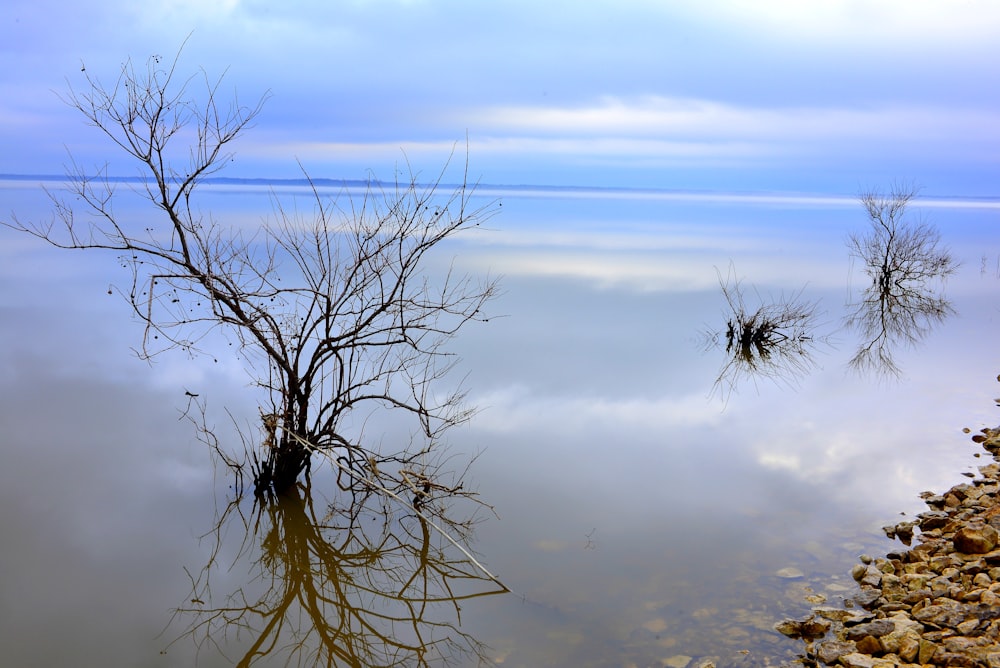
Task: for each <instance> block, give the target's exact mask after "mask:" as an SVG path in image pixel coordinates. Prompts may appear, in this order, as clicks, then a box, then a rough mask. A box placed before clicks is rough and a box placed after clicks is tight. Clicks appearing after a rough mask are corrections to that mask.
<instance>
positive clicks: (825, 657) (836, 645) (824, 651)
mask: <svg viewBox="0 0 1000 668" xmlns="http://www.w3.org/2000/svg"><path fill="white" fill-rule="evenodd" d="M856 651H857V647H856V646H855V644H854V643H853V642H851V641H850V640H827V641H826V642H821V643H819V644H817V645H816V658H817V659H819V660H820V661H822V662H823V663H825V664H827V665H832V664H834V663H837V660H838V659H840V657H842V656H844V655H845V654H852V653H854V652H856Z"/></svg>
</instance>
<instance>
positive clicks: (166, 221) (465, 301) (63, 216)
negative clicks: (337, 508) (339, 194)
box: [7, 56, 497, 496]
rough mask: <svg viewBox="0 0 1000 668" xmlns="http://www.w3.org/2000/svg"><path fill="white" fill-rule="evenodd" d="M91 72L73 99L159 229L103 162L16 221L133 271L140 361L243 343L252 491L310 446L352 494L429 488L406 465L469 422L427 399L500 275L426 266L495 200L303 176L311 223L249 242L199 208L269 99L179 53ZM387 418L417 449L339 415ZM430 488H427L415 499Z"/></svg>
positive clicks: (272, 481)
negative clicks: (40, 212) (346, 187)
mask: <svg viewBox="0 0 1000 668" xmlns="http://www.w3.org/2000/svg"><path fill="white" fill-rule="evenodd" d="M178 57H179V56H178ZM84 76H85V78H86V84H87V88H86V90H85V91H84V92H79V93H78V92H76V91H74V90H73V89H72V88H71V89H70V92H69V94H68V97H67V101H68V102H69V104H70V105H71V106H73V107H75V108H76V109H77V110H79V111H80V112H81V113H82V114H83V115H84V117H85V118H86V120H87V121H88V123H89V124H90V125H93V126H94V127H96V128H98V129H99V130H101V131H102V132H103V133H104V134H105V135H106V136H107V137H109V138H110V139H111V140H112V141H113V142H114V144H115V145H117V146H118V147H119V148H120V149H122V150H123V151H124V152H125V153H126V154H127V155H128V156H129V157H130V158H132V159H134V160H135V161H137V162H138V164H139V165H140V171H141V174H142V180H141V182H142V186H140V187H139V188H138V189H137V190H138V192H139V194H140V195H141V196H143V197H144V198H145V199H147V200H148V201H149V202H150V203H152V205H153V206H154V207H155V208H156V209H159V214H160V219H159V220H160V223H159V224H158V225H156V226H154V227H151V228H146V229H143V230H139V229H134V227H133V226H131V225H130V224H129V221H128V220H126V219H124V217H120V216H119V214H118V213H117V212H116V211H115V209H114V207H113V203H114V202H115V201H116V199H117V195H116V193H115V188H114V186H115V183H114V179H111V178H109V177H108V175H107V173H106V171H107V168H105V169H104V170H101V171H100V172H99V174H98V176H94V175H93V174H88V173H87V172H86V170H84V169H82V168H80V167H78V166H74V167H73V171H72V172H71V173H70V174H68V176H69V177H70V179H69V186H68V187H69V191H70V195H71V196H72V197H71V198H68V199H64V198H60V197H58V196H57V195H55V194H52V193H50V197H51V199H52V201H53V203H54V215H53V217H52V219H51V220H49V221H47V222H24V221H21V220H19V219H18V218H17V217H14V218H13V220H12V222H9V223H7V225H8V226H10V227H13V228H15V229H18V230H21V231H24V232H28V233H30V234H33V235H35V236H37V237H40V238H42V239H44V240H45V241H47V242H49V243H51V244H53V245H55V246H58V247H60V248H74V249H104V250H110V251H115V252H117V253H118V254H119V257H120V259H121V262H122V264H123V265H124V266H125V267H127V268H128V269H130V270H131V285H130V286H128V287H127V288H125V289H124V290H122V291H121V292H122V294H123V295H124V296H125V298H126V299H127V300H128V302H129V304H130V305H131V307H132V309H133V311H134V313H135V315H136V316H137V317H138V319H139V320H140V321H141V322H142V323H143V324H144V326H145V329H144V334H143V340H142V346H141V348H140V350H139V353H140V355H141V356H142V357H144V358H150V357H152V356H154V355H156V354H157V353H160V352H163V351H164V350H166V349H171V348H181V349H183V350H185V351H197V349H198V342H199V340H201V338H202V337H203V336H205V335H206V334H207V333H208V332H209V331H210V330H212V329H214V328H217V327H221V328H223V329H225V330H227V331H228V332H229V334H231V335H234V336H235V338H236V339H237V341H238V343H239V345H240V346H241V347H242V349H243V352H244V356H245V357H246V358H247V359H248V360H249V362H250V363H249V367H250V369H249V370H250V372H251V374H252V375H253V376H254V378H255V380H256V381H257V382H258V383H259V385H260V386H262V387H263V388H264V389H265V390H266V391H267V392H268V395H269V405H268V406H267V407H266V408H264V409H262V411H261V412H262V416H263V420H264V425H265V433H266V438H265V445H266V448H265V454H264V455H263V456H261V457H257V456H256V455H255V458H254V476H255V491H256V493H257V494H258V495H259V496H270V495H272V494H280V493H282V492H283V491H285V490H287V489H289V488H290V487H291V486H292V485H294V484H295V482H296V480H297V479H298V477H299V476H300V475H302V474H303V472H306V471H307V469H308V466H309V462H310V457H311V454H312V453H313V451H314V450H320V451H323V452H324V453H325V454H327V455H330V454H332V453H336V456H335V457H331V459H334V461H336V462H337V463H338V466H340V469H341V476H342V479H343V476H344V474H345V473H346V475H347V479H346V485H345V487H347V488H351V487H353V486H355V485H358V484H361V483H359V482H358V481H368V482H367V483H363V484H370V483H371V481H372V480H376V481H377V485H378V486H379V487H383V488H391V487H396V488H400V487H403V488H405V487H410V488H411V489H412V488H413V484H412V482H407V481H412V480H413V479H414V478H415V477H416V478H417V479H421V478H419V476H418V475H417V474H416V473H415V472H414V471H413V470H410V471H409V473H407V472H406V469H407V466H409V465H410V464H412V463H413V462H415V460H416V458H417V457H418V456H419V455H421V454H423V453H425V452H426V450H427V449H428V448H429V447H430V446H431V445H433V443H434V442H435V440H436V439H437V437H438V436H439V434H440V433H441V431H442V430H444V429H446V428H448V427H450V426H452V425H455V424H457V423H460V422H462V421H464V420H466V419H467V418H468V417H469V416H470V412H469V410H468V409H466V408H465V407H464V406H463V403H462V398H463V397H462V394H461V392H458V391H456V392H451V393H447V394H445V395H444V396H440V397H439V396H437V395H436V394H435V393H434V391H433V386H435V385H436V383H435V381H438V380H439V379H441V378H442V376H443V375H444V374H445V373H446V372H447V371H448V370H449V368H450V367H451V366H452V365H453V360H454V358H453V357H451V356H450V355H449V354H448V353H447V352H446V350H445V349H444V348H443V344H444V343H446V342H447V340H448V339H450V338H451V337H452V336H454V335H455V334H456V333H457V332H458V331H459V329H460V328H461V327H462V326H463V325H465V324H466V323H468V322H469V321H473V320H484V319H485V318H484V316H483V312H482V308H483V306H484V304H485V303H486V302H487V301H488V300H489V299H490V298H491V297H493V296H494V294H495V293H496V290H497V285H496V282H495V280H493V279H489V278H487V279H485V280H483V281H475V280H472V279H471V278H469V277H464V276H456V275H454V274H452V272H450V271H449V272H447V273H446V275H445V276H444V278H442V280H441V281H439V282H436V283H435V282H434V281H431V280H430V279H429V278H427V277H426V276H425V275H424V269H425V267H424V265H425V264H426V257H427V255H428V254H429V253H430V252H431V250H432V249H434V248H435V247H436V246H437V245H438V244H440V243H441V242H442V241H444V240H445V239H448V238H449V237H452V236H454V235H456V234H457V233H459V232H460V231H461V230H464V229H466V228H469V227H474V226H476V225H479V223H480V222H481V221H482V220H484V219H485V218H487V217H488V216H489V215H491V214H492V213H493V211H494V209H493V207H492V205H487V206H485V207H482V208H474V207H473V206H472V205H471V202H470V200H471V197H472V190H473V189H472V188H471V187H468V186H467V185H466V184H467V179H465V178H464V177H463V183H462V185H460V186H458V187H457V188H455V189H454V190H452V191H450V192H449V193H446V194H441V193H439V189H438V186H439V185H440V184H441V178H442V177H441V176H438V178H437V179H436V180H435V181H434V182H433V183H432V184H431V185H429V186H421V185H419V184H418V183H417V181H416V177H415V176H413V175H412V174H411V176H410V178H409V179H408V180H407V181H405V182H396V183H394V184H392V185H391V186H389V187H383V186H380V185H378V184H376V183H370V184H369V187H368V188H367V190H366V191H365V194H364V195H363V196H362V197H359V198H357V199H353V198H350V197H348V198H347V200H348V201H347V203H346V204H341V203H340V202H338V201H337V200H336V199H334V200H333V201H329V202H327V201H325V200H324V199H323V198H322V197H321V195H320V192H319V190H318V189H317V188H316V187H315V185H314V184H313V182H312V181H311V180H310V181H309V183H310V184H311V185H313V187H312V196H313V200H314V203H315V206H314V213H313V215H312V216H311V217H309V218H305V219H303V218H301V217H300V216H298V215H297V214H293V213H289V212H288V211H286V210H285V209H284V208H282V207H281V205H280V204H276V205H275V213H276V220H275V221H274V222H272V223H270V224H265V225H264V226H263V227H262V228H261V229H260V231H259V232H257V233H255V234H246V233H244V232H241V231H240V230H237V229H233V228H229V227H225V226H222V225H220V224H218V223H217V222H216V221H214V220H213V219H212V218H211V216H206V215H205V214H203V213H201V211H200V210H199V208H198V206H197V204H196V202H197V197H196V194H197V191H198V187H199V185H200V184H202V183H203V182H204V180H205V178H206V177H208V176H210V175H212V174H215V173H216V172H218V171H219V170H220V169H222V167H224V166H225V164H226V163H228V162H230V161H231V159H232V155H231V153H230V145H231V144H232V143H233V142H234V141H235V140H236V139H237V138H238V137H239V136H240V135H242V134H243V132H244V131H245V130H246V129H248V128H249V127H250V126H251V124H252V123H253V121H254V119H255V118H256V117H257V116H258V114H259V113H260V112H261V109H262V106H263V104H264V102H265V99H264V98H262V99H261V100H260V101H259V102H258V103H256V104H255V105H253V106H249V107H248V106H241V105H239V104H238V103H235V102H234V103H232V104H229V103H223V102H222V101H221V100H220V99H219V97H218V94H219V89H220V84H221V79H220V80H216V81H212V80H209V79H208V78H207V77H203V78H200V79H199V78H197V77H191V78H182V77H181V76H180V74H179V73H178V60H177V58H174V60H173V61H172V62H169V63H162V62H161V59H160V58H159V57H153V58H151V59H150V60H149V61H148V62H147V64H146V66H145V67H138V68H137V67H136V66H134V64H133V63H132V62H126V63H125V64H124V65H123V66H122V69H121V72H120V73H119V75H118V77H117V79H116V80H115V82H114V83H113V85H111V86H105V85H103V84H102V83H101V82H100V81H99V80H98V79H96V78H92V77H91V75H90V74H89V73H85V74H84ZM196 81H201V82H203V85H204V87H203V90H202V91H201V93H202V94H201V95H200V96H197V95H193V94H192V91H191V88H192V83H193V82H196ZM74 199H75V200H76V201H74ZM80 218H85V220H82V221H81V220H80ZM279 270H280V271H279ZM378 406H381V407H388V408H391V409H394V410H396V411H402V412H404V413H405V414H407V415H409V416H410V417H411V418H412V419H413V420H414V422H415V424H416V425H418V426H419V432H420V434H421V435H422V441H423V442H424V445H423V446H421V447H419V448H417V449H416V450H413V449H412V448H411V449H408V450H406V451H405V452H403V453H402V454H400V453H396V454H393V455H385V454H380V453H379V452H377V451H376V449H374V448H366V447H365V446H363V445H362V444H361V443H358V442H357V441H356V440H355V438H354V437H353V436H352V435H351V434H348V433H345V430H344V428H343V426H344V424H345V417H346V416H348V415H349V414H351V413H352V412H355V411H357V410H358V409H359V408H361V409H364V408H365V407H369V408H372V407H378ZM380 465H381V466H380ZM400 471H402V472H403V473H399V472H400ZM421 480H422V479H421ZM433 489H436V488H435V483H434V482H433V481H431V480H423V482H421V484H420V488H419V489H417V490H416V491H418V492H419V493H428V492H430V491H431V490H433Z"/></svg>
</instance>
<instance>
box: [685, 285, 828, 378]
mask: <svg viewBox="0 0 1000 668" xmlns="http://www.w3.org/2000/svg"><path fill="white" fill-rule="evenodd" d="M719 284H720V286H721V288H722V295H723V297H725V300H726V315H727V321H726V327H725V330H724V331H719V330H713V331H709V332H706V334H705V336H706V339H707V341H708V346H707V347H709V348H713V347H714V348H724V349H725V352H726V360H725V362H724V363H723V365H722V369H721V370H720V371H719V374H718V376H717V377H716V379H715V383H714V385H713V392H715V391H719V390H720V389H721V390H722V391H723V392H724V393H729V392H732V391H734V390H735V389H736V388H737V386H738V385H740V384H741V383H742V382H744V381H745V380H751V381H753V382H754V383H756V380H757V379H758V378H767V379H770V380H771V381H774V382H776V383H782V382H794V381H795V380H796V379H797V378H799V377H801V376H803V375H805V374H806V373H808V372H809V371H810V370H811V369H812V368H813V367H814V366H815V361H814V359H813V354H814V353H815V349H816V344H817V343H818V342H820V341H822V340H823V337H817V335H816V332H815V330H816V328H817V324H818V323H817V320H818V311H817V304H816V302H811V301H807V300H805V299H803V298H802V293H801V292H799V293H796V294H793V295H791V296H782V297H779V298H778V299H771V300H767V299H764V298H763V297H761V295H760V294H759V293H757V292H756V291H754V294H755V295H756V298H757V299H756V301H757V302H758V305H757V306H756V308H753V307H750V306H748V305H747V300H746V296H745V293H744V290H743V287H742V286H741V285H740V282H739V281H738V280H737V279H736V278H735V277H734V272H733V269H732V268H730V271H729V275H728V276H727V277H726V278H723V277H722V276H721V274H720V276H719Z"/></svg>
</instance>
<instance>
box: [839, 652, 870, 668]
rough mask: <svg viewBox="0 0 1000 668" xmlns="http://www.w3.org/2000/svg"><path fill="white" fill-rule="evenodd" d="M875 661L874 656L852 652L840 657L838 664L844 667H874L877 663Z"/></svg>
mask: <svg viewBox="0 0 1000 668" xmlns="http://www.w3.org/2000/svg"><path fill="white" fill-rule="evenodd" d="M876 661H878V659H876V658H875V657H872V656H868V655H867V654H862V653H860V652H852V653H851V654H845V655H844V656H842V657H840V665H842V666H845V667H846V668H875V666H876V665H877V664H876V663H875V662H876Z"/></svg>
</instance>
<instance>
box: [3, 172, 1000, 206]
mask: <svg viewBox="0 0 1000 668" xmlns="http://www.w3.org/2000/svg"><path fill="white" fill-rule="evenodd" d="M78 178H80V177H78V176H73V175H66V174H62V175H59V174H9V173H8V174H3V173H0V183H2V182H8V183H10V182H17V183H30V182H35V183H50V182H55V183H67V182H71V181H73V180H76V179H78ZM83 178H87V179H95V180H103V181H107V182H110V183H144V182H145V181H146V178H145V177H142V176H109V175H87V176H85V177H83ZM199 183H201V184H203V185H206V186H235V187H239V186H251V187H265V186H276V187H291V188H301V187H312V186H315V187H317V188H319V189H326V188H330V187H339V188H347V189H357V188H367V187H371V186H376V187H378V186H387V185H393V184H394V183H395V182H394V181H386V180H382V179H375V178H372V179H347V178H335V177H309V178H305V177H299V178H274V177H259V176H249V177H241V176H207V177H205V178H203V179H200V181H199ZM406 185H407V186H409V185H410V184H409V183H406ZM414 185H416V186H417V187H421V188H428V187H432V186H437V187H441V188H446V189H454V188H460V187H462V184H459V183H445V182H441V183H437V184H434V183H432V182H428V183H420V182H417V183H415V184H414ZM469 187H470V188H471V189H472V190H473V191H474V192H475V193H476V194H479V195H483V194H494V195H503V194H507V195H510V196H516V195H521V196H546V195H550V196H552V195H554V196H565V197H578V198H627V199H662V200H673V201H692V202H694V201H713V202H733V203H736V202H743V203H775V204H778V203H786V204H827V205H830V204H846V203H850V204H852V205H853V204H856V203H857V201H858V197H859V195H858V194H857V193H854V194H845V193H832V194H831V193H817V192H806V191H800V190H774V189H759V190H736V189H728V190H721V189H711V188H700V189H696V188H661V187H649V186H644V187H634V186H584V185H558V184H543V185H538V184H498V183H481V182H480V183H475V184H473V185H471V186H469ZM912 202H913V203H914V204H920V205H923V206H930V207H945V208H948V207H957V208H986V209H1000V195H925V196H922V195H920V194H919V193H918V194H917V195H916V196H915V197H914V198H913V200H912Z"/></svg>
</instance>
